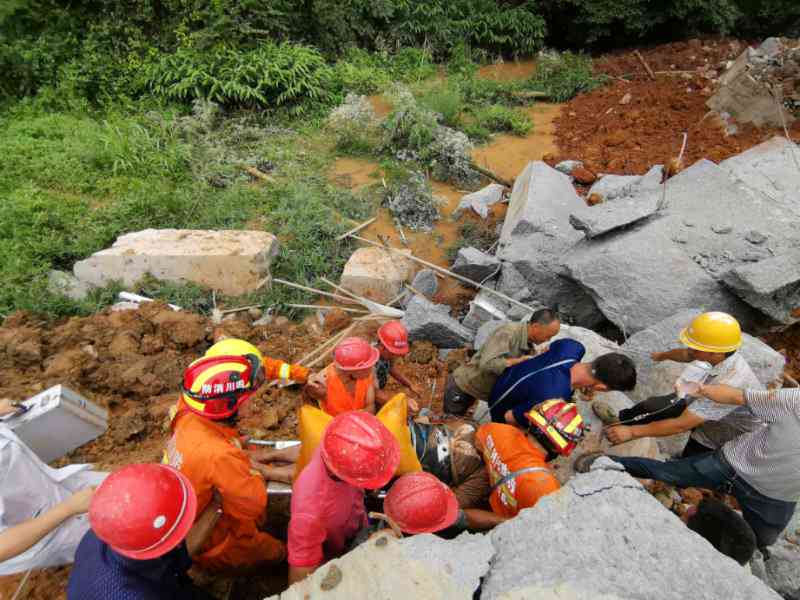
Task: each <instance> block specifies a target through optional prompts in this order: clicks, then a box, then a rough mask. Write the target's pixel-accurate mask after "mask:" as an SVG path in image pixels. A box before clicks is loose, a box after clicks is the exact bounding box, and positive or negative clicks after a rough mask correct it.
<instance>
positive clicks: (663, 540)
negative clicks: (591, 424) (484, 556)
mask: <svg viewBox="0 0 800 600" xmlns="http://www.w3.org/2000/svg"><path fill="white" fill-rule="evenodd" d="M491 537H492V543H493V544H494V547H495V557H494V562H493V564H492V569H491V571H490V572H489V574H488V575H487V577H486V578H485V579H484V583H483V586H482V589H481V598H482V600H496V599H500V598H509V597H514V596H509V595H508V594H514V593H518V592H519V591H520V590H523V589H536V590H542V594H541V595H539V594H538V593H537V595H535V596H529V597H530V598H539V597H548V596H547V593H548V590H549V591H550V592H553V590H556V591H557V590H564V589H567V590H571V591H570V592H569V593H572V592H573V591H575V590H579V591H580V593H579V594H578V593H577V592H576V595H574V596H573V597H577V598H587V599H588V598H601V597H603V596H602V595H604V594H605V595H610V596H611V597H615V596H616V597H619V598H626V599H640V600H645V599H647V600H649V599H653V600H656V599H658V600H685V599H686V598H693V599H696V600H718V599H719V598H725V599H726V600H757V599H758V600H761V599H763V600H767V599H771V600H777V598H778V596H777V595H776V594H775V592H773V591H772V590H770V589H769V588H767V586H765V585H764V584H763V583H762V582H761V581H759V580H758V579H756V578H755V577H753V576H752V575H750V574H748V573H747V572H746V571H745V570H744V569H742V568H741V567H740V566H739V565H738V564H737V563H736V562H734V561H733V560H731V559H730V558H728V557H726V556H724V555H722V554H720V553H718V552H717V551H716V550H715V549H714V548H713V547H712V546H711V544H709V543H708V542H707V541H706V540H704V539H703V538H702V537H700V536H699V535H697V534H695V533H694V532H692V531H691V530H689V529H688V528H687V527H686V526H685V525H684V524H683V523H682V522H681V521H680V519H678V517H676V516H675V515H674V514H672V513H671V512H669V511H668V510H666V509H665V508H664V507H663V506H662V505H661V504H660V503H659V502H658V500H656V499H655V498H653V497H652V496H651V495H650V494H648V493H646V492H645V490H644V489H643V488H642V487H641V485H640V484H639V483H638V482H637V481H636V480H635V479H633V478H632V477H630V476H629V475H627V474H625V473H622V472H619V471H612V470H605V469H603V470H600V469H598V470H594V471H591V472H590V473H587V474H585V475H579V476H576V477H575V478H573V479H572V480H571V481H570V482H569V483H567V485H566V486H565V487H564V488H562V489H561V490H560V491H558V492H556V493H554V494H550V495H549V496H546V497H544V498H542V499H541V500H540V501H539V502H538V503H537V504H536V506H534V507H533V508H530V509H525V510H523V511H521V512H520V514H519V515H518V516H517V517H516V518H514V519H511V520H510V521H507V522H505V523H503V524H502V525H500V526H498V527H497V528H495V530H494V531H493V532H492V534H491ZM557 593H558V594H559V595H560V594H561V593H560V592H557ZM559 595H555V592H554V593H553V594H551V595H550V597H555V598H558V597H559ZM516 597H519V596H516ZM561 597H565V596H561ZM566 597H570V596H566Z"/></svg>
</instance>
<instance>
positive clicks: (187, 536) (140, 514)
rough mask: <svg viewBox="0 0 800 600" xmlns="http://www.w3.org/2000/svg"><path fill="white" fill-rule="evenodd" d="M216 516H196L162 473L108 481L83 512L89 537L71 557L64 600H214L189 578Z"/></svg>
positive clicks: (181, 487) (184, 484) (134, 470)
mask: <svg viewBox="0 0 800 600" xmlns="http://www.w3.org/2000/svg"><path fill="white" fill-rule="evenodd" d="M220 512H221V509H220V502H219V496H218V495H215V498H214V499H213V500H212V501H211V502H210V503H209V507H208V508H206V510H205V511H204V512H203V513H202V514H201V515H200V517H199V518H198V519H197V522H196V523H195V516H196V514H197V498H196V496H195V492H194V489H193V488H192V484H191V483H190V482H189V480H188V479H187V478H186V477H184V476H183V475H182V474H181V473H180V472H179V471H177V470H175V469H173V468H172V467H169V466H166V465H155V464H152V465H131V466H128V467H125V468H123V469H121V470H120V471H117V472H116V473H113V474H112V475H110V476H109V477H108V478H107V479H106V480H105V481H104V482H103V484H102V485H101V486H100V487H99V488H98V489H97V491H96V492H95V495H94V497H93V499H92V503H91V506H90V508H89V523H90V525H91V529H90V530H89V531H88V532H87V533H86V535H85V536H84V537H83V539H82V540H81V543H80V545H79V546H78V550H77V552H76V553H75V565H74V566H73V568H72V573H71V574H70V578H69V584H68V585H67V600H213V597H212V596H210V595H209V594H207V593H206V592H205V591H203V590H201V589H200V588H197V587H196V586H195V585H194V584H193V583H192V580H191V579H190V578H189V576H188V571H189V568H190V567H191V566H192V559H191V554H193V553H196V552H197V551H199V549H200V548H201V547H202V545H203V543H204V542H205V541H206V539H207V538H208V536H209V535H210V533H211V531H212V530H213V528H214V524H215V523H216V520H217V519H218V518H219V515H220Z"/></svg>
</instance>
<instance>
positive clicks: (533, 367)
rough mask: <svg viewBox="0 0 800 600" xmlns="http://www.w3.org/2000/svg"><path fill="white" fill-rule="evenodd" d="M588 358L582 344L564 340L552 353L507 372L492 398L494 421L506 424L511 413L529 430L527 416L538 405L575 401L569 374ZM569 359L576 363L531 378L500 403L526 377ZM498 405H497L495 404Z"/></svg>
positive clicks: (542, 372) (496, 385)
mask: <svg viewBox="0 0 800 600" xmlns="http://www.w3.org/2000/svg"><path fill="white" fill-rule="evenodd" d="M584 354H586V348H585V347H584V346H583V344H581V343H580V342H578V341H576V340H571V339H561V340H556V341H555V342H553V343H552V344H550V349H549V350H548V351H547V352H545V353H544V354H540V355H539V356H537V357H536V358H532V359H531V360H526V361H525V362H521V363H519V364H518V365H514V366H513V367H510V368H508V369H506V370H505V371H504V372H503V374H502V375H501V376H500V377H498V379H497V381H496V382H495V384H494V387H493V388H492V393H491V395H490V396H489V406H491V407H492V408H491V415H492V421H494V422H495V423H505V417H504V415H505V413H506V411H508V410H510V411H512V413H513V414H514V419H515V420H516V421H517V423H518V424H519V425H521V426H522V427H527V426H528V424H529V423H528V420H527V419H526V418H525V413H526V412H528V411H529V410H530V409H531V408H533V407H534V406H535V405H537V404H539V403H540V402H544V401H545V400H550V399H551V398H563V399H564V400H567V399H569V398H571V397H572V383H571V379H570V373H569V370H570V369H571V368H572V366H573V365H574V364H575V363H576V362H580V360H581V359H582V358H583V355H584ZM567 359H571V360H573V361H574V362H571V363H568V364H565V365H561V366H558V367H553V368H552V369H547V370H546V371H541V372H540V373H536V374H535V375H532V376H531V377H528V378H527V379H525V380H524V381H522V382H521V383H520V384H519V385H517V386H516V387H515V388H514V389H513V390H512V391H511V393H510V394H508V396H506V397H505V398H503V400H502V402H497V399H498V398H500V397H501V396H502V395H503V394H505V392H506V390H508V389H509V388H511V387H512V386H513V385H514V384H515V383H516V382H518V381H520V379H522V378H523V377H525V376H526V375H529V374H531V373H534V372H535V371H538V370H540V369H543V368H545V367H548V366H550V365H554V364H556V363H558V362H561V361H563V360H567ZM496 402H497V404H495V403H496Z"/></svg>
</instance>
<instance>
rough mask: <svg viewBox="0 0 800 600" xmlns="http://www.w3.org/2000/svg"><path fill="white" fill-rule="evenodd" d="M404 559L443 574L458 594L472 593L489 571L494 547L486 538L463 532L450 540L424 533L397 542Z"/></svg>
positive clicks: (485, 536)
mask: <svg viewBox="0 0 800 600" xmlns="http://www.w3.org/2000/svg"><path fill="white" fill-rule="evenodd" d="M400 543H401V544H402V546H403V550H404V551H405V553H406V555H407V556H409V557H411V558H413V559H414V560H418V561H420V562H421V563H423V564H425V565H428V566H429V567H431V568H432V569H433V571H434V572H437V573H443V574H445V575H446V576H447V577H449V578H450V579H452V580H453V582H454V583H455V584H456V585H457V586H458V587H459V588H460V589H462V590H468V591H474V590H477V589H478V587H480V584H481V578H482V577H483V576H484V575H486V573H487V572H488V571H489V567H490V564H491V561H492V557H493V556H494V546H493V545H492V540H491V538H490V537H489V536H488V535H483V534H472V533H467V532H464V533H462V534H461V535H459V536H458V537H456V538H454V539H452V540H444V539H442V538H440V537H437V536H435V535H432V534H430V533H426V534H423V535H413V536H411V537H407V538H405V539H403V540H402V541H401V542H400Z"/></svg>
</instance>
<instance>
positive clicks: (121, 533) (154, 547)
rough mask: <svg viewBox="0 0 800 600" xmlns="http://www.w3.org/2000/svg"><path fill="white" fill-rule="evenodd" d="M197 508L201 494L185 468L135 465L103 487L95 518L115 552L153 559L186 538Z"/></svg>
mask: <svg viewBox="0 0 800 600" xmlns="http://www.w3.org/2000/svg"><path fill="white" fill-rule="evenodd" d="M196 514H197V496H196V495H195V492H194V488H193V487H192V484H191V482H190V481H189V480H188V479H187V478H186V476H184V475H183V474H182V473H181V472H180V471H177V470H175V469H173V468H172V467H169V466H167V465H156V464H145V465H130V466H127V467H124V468H122V469H120V470H119V471H117V472H116V473H112V474H111V475H109V476H108V477H106V479H105V481H103V483H102V484H101V485H100V487H98V488H97V491H95V493H94V496H93V497H92V503H91V504H90V506H89V523H90V524H91V526H92V530H93V531H94V533H95V534H96V535H97V537H99V538H100V539H101V540H103V541H104V542H105V543H106V544H108V545H109V546H111V548H112V550H114V552H117V553H119V554H122V555H123V556H127V557H128V558H134V559H137V560H149V559H152V558H158V557H159V556H162V555H164V554H166V553H167V552H169V551H170V550H172V549H173V548H175V547H176V546H177V545H178V544H180V543H181V542H182V541H183V539H184V538H185V537H186V534H188V533H189V530H190V529H191V528H192V524H193V523H194V518H195V516H196Z"/></svg>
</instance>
